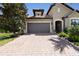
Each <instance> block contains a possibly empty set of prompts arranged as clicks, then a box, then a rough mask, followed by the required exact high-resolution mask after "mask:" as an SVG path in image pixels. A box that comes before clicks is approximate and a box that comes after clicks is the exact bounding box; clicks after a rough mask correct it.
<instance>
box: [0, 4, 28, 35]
mask: <svg viewBox="0 0 79 59" xmlns="http://www.w3.org/2000/svg"><path fill="white" fill-rule="evenodd" d="M2 5H3V6H4V9H3V10H2V11H3V16H2V19H1V22H2V24H1V26H0V27H1V28H2V29H5V30H6V31H9V32H14V33H15V32H23V30H24V28H25V19H26V13H27V8H26V6H25V4H24V3H4V4H2ZM1 22H0V23H1Z"/></svg>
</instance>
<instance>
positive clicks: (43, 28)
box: [28, 23, 50, 33]
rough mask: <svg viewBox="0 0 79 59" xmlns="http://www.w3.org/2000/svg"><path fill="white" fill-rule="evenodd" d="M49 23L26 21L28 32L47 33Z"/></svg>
mask: <svg viewBox="0 0 79 59" xmlns="http://www.w3.org/2000/svg"><path fill="white" fill-rule="evenodd" d="M49 32H50V24H49V23H28V33H49Z"/></svg>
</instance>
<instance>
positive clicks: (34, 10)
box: [33, 9, 44, 16]
mask: <svg viewBox="0 0 79 59" xmlns="http://www.w3.org/2000/svg"><path fill="white" fill-rule="evenodd" d="M36 11H41V12H42V14H41V15H43V12H44V9H33V13H34V16H35V12H36Z"/></svg>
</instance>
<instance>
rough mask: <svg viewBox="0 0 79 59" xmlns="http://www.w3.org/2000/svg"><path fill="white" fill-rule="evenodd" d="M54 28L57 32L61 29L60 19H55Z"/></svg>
mask: <svg viewBox="0 0 79 59" xmlns="http://www.w3.org/2000/svg"><path fill="white" fill-rule="evenodd" d="M55 30H56V32H57V33H59V32H61V31H62V21H56V22H55Z"/></svg>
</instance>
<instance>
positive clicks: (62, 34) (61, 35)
mask: <svg viewBox="0 0 79 59" xmlns="http://www.w3.org/2000/svg"><path fill="white" fill-rule="evenodd" d="M58 35H59V37H66V38H68V37H69V35H68V34H66V33H64V32H61V33H59V34H58Z"/></svg>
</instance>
